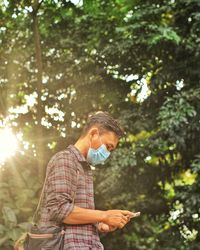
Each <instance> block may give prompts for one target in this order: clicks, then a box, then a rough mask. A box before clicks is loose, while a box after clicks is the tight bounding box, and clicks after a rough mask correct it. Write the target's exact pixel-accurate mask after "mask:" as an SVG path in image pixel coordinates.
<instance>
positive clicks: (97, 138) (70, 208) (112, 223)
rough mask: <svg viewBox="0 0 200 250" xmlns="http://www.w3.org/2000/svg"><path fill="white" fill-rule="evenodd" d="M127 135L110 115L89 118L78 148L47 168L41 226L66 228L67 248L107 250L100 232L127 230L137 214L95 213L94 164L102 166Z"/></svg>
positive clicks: (70, 148) (57, 156)
mask: <svg viewBox="0 0 200 250" xmlns="http://www.w3.org/2000/svg"><path fill="white" fill-rule="evenodd" d="M122 135H123V131H122V130H121V128H120V126H119V124H118V123H117V121H116V120H115V119H113V118H112V117H111V116H110V115H109V114H108V113H105V112H98V113H96V114H94V115H92V116H90V117H89V119H88V121H87V123H86V125H85V127H84V129H83V132H82V134H81V136H80V138H79V139H78V141H77V142H76V143H75V144H74V145H69V146H68V147H67V148H66V149H65V150H63V151H61V152H58V153H57V154H55V155H54V156H53V157H52V159H51V160H50V162H49V163H48V166H47V182H46V185H45V191H44V198H43V202H42V209H41V214H40V220H39V221H40V223H41V225H42V224H44V225H49V226H50V225H58V226H60V225H63V224H64V225H65V241H64V249H65V250H67V249H69V250H79V249H81V250H89V249H92V250H97V249H104V248H103V245H102V244H101V242H100V239H99V235H98V231H100V232H111V231H114V230H116V229H118V228H119V229H121V228H123V227H124V226H125V225H126V224H127V222H128V221H129V220H130V218H132V217H134V215H135V214H134V213H132V212H130V211H126V210H108V211H101V210H95V206H94V192H93V180H92V170H91V165H92V166H95V165H98V164H102V163H103V162H104V161H105V160H106V159H107V158H108V157H109V156H110V153H111V152H112V151H113V150H114V149H115V148H116V146H117V144H118V141H119V138H120V137H121V136H122Z"/></svg>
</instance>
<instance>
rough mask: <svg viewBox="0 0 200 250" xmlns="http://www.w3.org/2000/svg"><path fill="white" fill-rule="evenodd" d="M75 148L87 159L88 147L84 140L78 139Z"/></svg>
mask: <svg viewBox="0 0 200 250" xmlns="http://www.w3.org/2000/svg"><path fill="white" fill-rule="evenodd" d="M74 146H75V147H76V148H77V149H78V150H79V151H80V153H81V154H82V155H83V156H84V157H85V158H86V157H87V152H88V145H87V143H86V142H85V141H84V140H82V139H78V141H77V142H76V143H75V144H74Z"/></svg>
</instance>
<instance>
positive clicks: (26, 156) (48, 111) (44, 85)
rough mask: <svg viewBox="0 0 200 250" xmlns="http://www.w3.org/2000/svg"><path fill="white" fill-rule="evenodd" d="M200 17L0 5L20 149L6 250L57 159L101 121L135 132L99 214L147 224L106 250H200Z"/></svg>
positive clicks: (10, 164) (12, 168) (0, 36)
mask: <svg viewBox="0 0 200 250" xmlns="http://www.w3.org/2000/svg"><path fill="white" fill-rule="evenodd" d="M199 9H200V2H199V0H96V1H94V0H83V1H75V0H74V1H67V0H43V1H41V2H39V1H37V0H32V1H31V0H17V1H16V0H13V1H8V0H1V1H0V75H1V79H0V127H1V128H5V127H7V128H8V127H9V128H12V131H13V133H15V134H16V136H17V138H18V140H19V145H18V151H17V154H15V156H14V157H12V158H9V159H7V161H6V162H4V163H1V168H0V249H3V250H9V249H12V245H13V241H14V240H15V239H16V238H17V237H18V236H19V235H20V233H21V232H22V231H24V230H25V229H24V228H26V223H27V222H28V221H30V220H31V216H32V213H33V210H34V209H35V207H36V204H37V201H38V197H39V194H40V190H41V186H42V182H43V179H44V173H45V167H46V164H47V162H48V161H49V159H50V158H51V156H52V155H53V154H54V153H56V152H57V151H59V150H61V149H64V148H65V147H67V145H68V144H70V143H74V142H75V141H76V139H77V138H78V136H79V134H80V131H81V128H82V127H83V125H84V123H85V120H86V118H87V115H88V113H90V112H93V111H96V110H106V111H109V112H110V113H111V114H112V115H113V116H114V117H116V118H117V119H119V120H120V121H121V123H122V125H123V127H124V128H125V130H126V138H125V139H123V140H121V142H120V145H119V148H118V150H116V151H115V152H114V153H113V154H112V157H111V159H110V161H108V163H107V164H106V165H104V166H103V167H101V168H96V171H95V176H96V179H95V185H96V189H95V190H96V207H97V208H99V209H110V208H112V209H113V208H122V209H123V208H124V209H130V210H133V211H141V213H142V215H141V217H140V218H137V219H135V220H134V221H132V222H131V223H130V224H129V225H128V226H127V227H126V228H125V229H123V230H121V231H117V232H114V233H112V234H107V235H103V236H102V241H103V243H104V245H105V248H106V249H107V250H113V249H115V250H121V249H126V250H132V249H133V250H146V249H147V250H149V249H152V250H154V249H156V250H157V249H165V250H175V249H176V250H177V249H180V250H184V249H191V250H195V249H199V245H200V234H199V231H200V223H199V220H200V219H199V214H200V192H199V190H200V147H199V145H200V141H199V133H200V13H199ZM5 144H6V142H5Z"/></svg>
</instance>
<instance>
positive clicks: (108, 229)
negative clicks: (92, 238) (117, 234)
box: [97, 222, 117, 233]
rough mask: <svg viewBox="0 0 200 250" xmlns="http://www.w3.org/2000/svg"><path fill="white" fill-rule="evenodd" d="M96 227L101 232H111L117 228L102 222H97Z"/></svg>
mask: <svg viewBox="0 0 200 250" xmlns="http://www.w3.org/2000/svg"><path fill="white" fill-rule="evenodd" d="M97 229H98V230H99V231H100V232H101V233H110V232H113V231H115V230H116V229H117V227H113V226H109V225H107V224H105V223H103V222H100V223H98V225H97Z"/></svg>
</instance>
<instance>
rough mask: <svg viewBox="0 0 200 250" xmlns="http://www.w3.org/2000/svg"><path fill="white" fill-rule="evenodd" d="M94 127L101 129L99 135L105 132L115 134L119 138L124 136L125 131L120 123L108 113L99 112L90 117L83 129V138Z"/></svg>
mask: <svg viewBox="0 0 200 250" xmlns="http://www.w3.org/2000/svg"><path fill="white" fill-rule="evenodd" d="M92 126H97V127H98V128H99V133H101V134H102V133H103V132H105V131H112V132H114V133H115V134H116V135H117V136H118V137H119V138H121V137H122V136H124V134H125V133H124V130H123V129H122V128H121V127H120V124H119V122H118V121H117V120H116V119H114V118H113V117H112V116H111V115H110V114H109V113H108V112H103V111H98V112H96V113H94V114H91V115H89V116H88V120H87V122H86V124H85V126H84V128H83V131H82V136H84V135H86V134H87V132H88V130H89V129H90V128H91V127H92Z"/></svg>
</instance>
